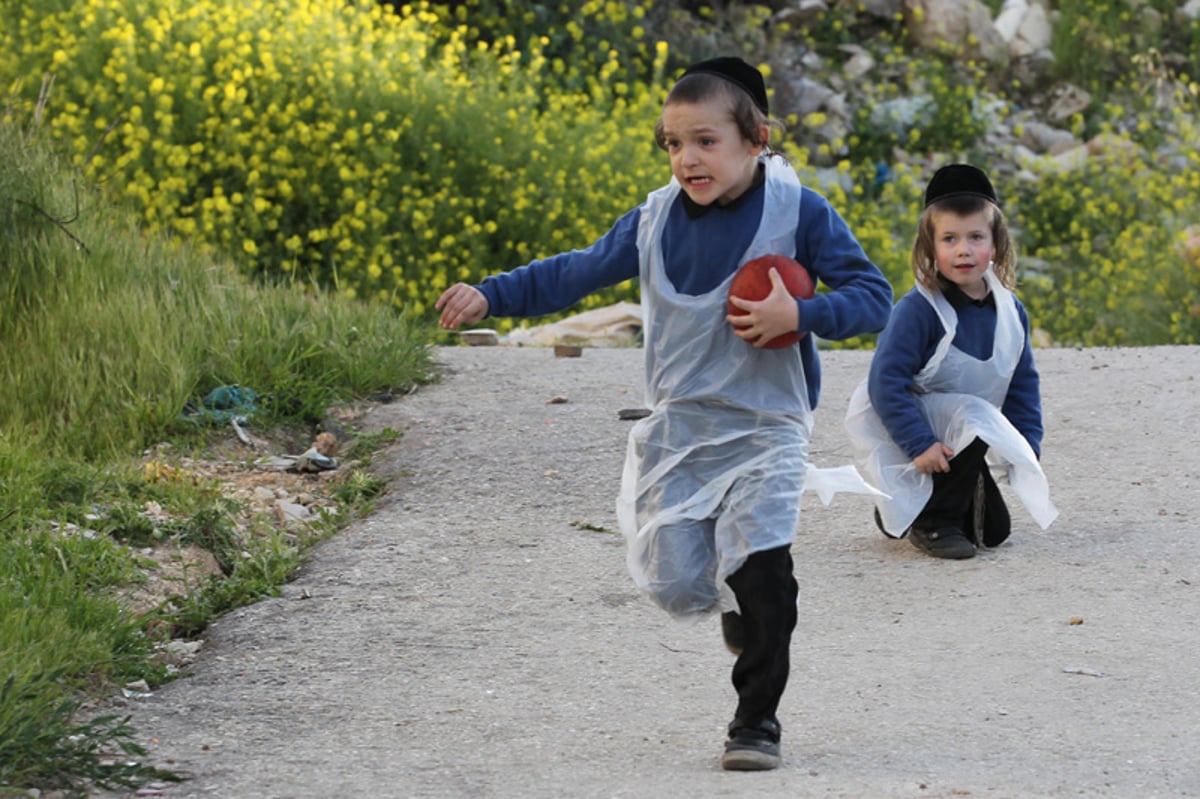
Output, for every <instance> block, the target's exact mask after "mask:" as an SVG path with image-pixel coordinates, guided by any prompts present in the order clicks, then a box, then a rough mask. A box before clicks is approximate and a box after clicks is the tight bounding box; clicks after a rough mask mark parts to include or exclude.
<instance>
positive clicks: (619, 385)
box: [114, 347, 1200, 799]
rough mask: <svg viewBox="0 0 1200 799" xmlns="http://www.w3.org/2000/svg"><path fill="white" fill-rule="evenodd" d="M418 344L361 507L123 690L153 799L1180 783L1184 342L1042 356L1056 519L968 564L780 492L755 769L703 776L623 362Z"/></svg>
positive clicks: (1185, 642)
mask: <svg viewBox="0 0 1200 799" xmlns="http://www.w3.org/2000/svg"><path fill="white" fill-rule="evenodd" d="M436 358H437V360H438V362H439V363H440V364H442V367H443V369H444V379H443V380H442V382H440V383H438V384H436V385H432V386H429V387H426V388H423V389H421V390H420V391H418V392H416V393H414V394H412V395H410V396H408V397H405V398H404V399H402V400H399V401H397V402H394V403H391V404H389V405H385V406H380V407H378V408H375V409H373V410H372V411H371V412H370V413H369V415H368V416H367V417H366V419H365V424H366V426H367V427H368V429H373V430H378V429H382V428H385V427H390V428H394V429H396V430H399V431H402V432H403V434H404V435H403V436H402V438H401V439H400V440H399V441H398V442H397V443H396V444H395V445H394V446H393V448H392V449H391V450H390V451H389V452H388V454H387V455H386V457H384V458H382V459H381V461H382V464H381V465H382V467H383V468H385V469H387V470H388V472H389V473H390V474H392V475H393V477H392V482H391V491H390V493H389V494H388V495H387V496H386V497H385V498H384V499H383V500H382V501H381V502H380V504H379V507H378V509H377V511H376V512H375V513H374V514H373V515H372V516H371V517H369V518H367V519H364V520H362V521H360V522H358V523H356V524H354V525H353V526H352V527H351V528H350V529H348V530H347V531H346V532H345V533H343V534H341V535H339V536H338V537H337V538H335V539H332V540H330V541H328V542H326V543H324V544H322V545H321V546H320V547H319V548H318V549H317V550H316V551H315V552H314V553H313V555H312V557H311V558H310V559H309V561H308V562H307V563H306V565H305V566H304V568H303V569H302V571H301V573H300V574H299V576H298V578H297V579H296V580H295V581H294V582H292V583H290V584H289V585H288V586H286V587H285V589H284V591H283V593H282V596H280V597H278V598H274V599H269V600H266V601H263V602H261V603H258V604H257V605H255V606H253V607H248V608H243V609H241V610H239V611H237V612H235V613H233V614H231V615H229V616H228V617H226V618H224V619H222V620H220V621H219V622H218V623H216V624H215V625H214V626H213V627H212V628H211V629H210V630H209V633H208V636H207V639H206V642H205V645H204V647H203V648H202V649H201V652H200V656H199V658H198V660H197V661H196V663H195V664H194V674H193V676H190V677H188V678H185V679H181V680H178V681H176V682H174V683H171V684H169V685H166V686H164V687H163V688H161V689H160V690H158V691H156V692H155V693H154V694H153V696H151V697H149V698H145V699H140V700H128V701H127V704H126V707H125V708H124V709H125V710H127V712H129V713H131V714H132V715H133V723H134V725H135V727H136V728H137V730H138V731H139V735H140V736H141V740H143V741H144V742H145V743H146V744H147V745H148V746H149V747H150V749H151V755H150V758H151V759H152V761H153V762H154V763H155V764H157V765H161V766H164V767H168V768H172V769H175V770H178V771H181V772H185V773H187V774H189V775H191V779H189V780H188V781H186V782H184V783H182V784H180V785H166V786H162V787H161V788H160V789H152V790H157V794H158V795H163V796H168V797H176V799H183V798H184V797H221V798H222V799H226V798H231V797H232V798H235V799H241V798H242V797H245V798H246V799H262V798H267V797H269V798H271V799H276V798H277V799H284V798H285V797H288V798H295V799H300V798H302V797H303V798H306V799H307V798H308V797H312V798H313V799H318V798H319V799H332V798H333V797H470V798H471V799H477V798H479V797H513V798H514V799H515V798H516V797H520V798H521V799H534V798H536V797H556V798H557V797H691V798H699V797H704V798H707V797H739V796H749V795H754V796H755V797H756V799H773V798H775V797H780V798H782V797H787V799H796V797H868V798H870V799H890V798H891V797H1004V798H1006V799H1008V798H1020V799H1037V798H1038V797H1120V798H1121V799H1127V798H1130V799H1132V798H1136V799H1149V798H1150V797H1184V796H1200V765H1198V755H1200V656H1198V653H1200V559H1198V556H1197V547H1196V539H1197V535H1198V534H1200V530H1198V527H1200V490H1198V489H1200V449H1198V448H1197V443H1198V442H1197V438H1196V435H1197V424H1198V421H1200V385H1198V384H1197V377H1198V376H1200V348H1197V347H1161V348H1148V349H1087V350H1067V349H1048V350H1039V352H1038V364H1039V367H1040V369H1041V371H1042V376H1043V395H1044V404H1045V411H1046V428H1047V435H1046V439H1045V444H1044V460H1043V464H1044V467H1045V470H1046V472H1047V475H1048V476H1049V478H1050V484H1051V490H1052V497H1053V499H1054V501H1055V503H1056V504H1057V505H1058V508H1059V511H1060V516H1059V518H1058V520H1057V521H1056V522H1055V523H1054V525H1053V526H1051V527H1050V529H1049V530H1048V531H1045V532H1042V531H1040V530H1038V528H1037V526H1036V525H1035V524H1034V523H1033V521H1032V520H1031V519H1030V518H1029V516H1028V514H1026V513H1025V512H1024V510H1023V509H1022V508H1020V507H1016V506H1014V510H1013V517H1014V533H1013V537H1012V539H1010V541H1009V542H1008V543H1006V544H1005V545H1004V546H1002V547H1000V548H999V549H997V550H994V551H990V552H987V553H984V554H982V555H981V556H979V557H977V558H975V559H973V560H968V561H953V562H952V561H938V560H934V559H931V558H928V557H925V556H922V555H920V554H919V553H917V552H916V550H914V549H913V548H912V547H911V546H910V545H909V544H908V543H907V542H904V541H899V542H897V541H890V540H888V539H885V538H884V537H883V536H882V535H880V534H879V533H878V532H877V531H876V530H875V528H874V525H873V524H872V522H871V512H870V504H869V501H868V500H867V499H866V498H865V497H861V496H839V497H838V498H836V499H835V500H834V501H833V503H832V504H831V505H828V506H824V505H821V504H820V502H819V501H817V500H816V499H815V497H814V498H811V499H806V503H805V512H804V516H803V519H802V523H801V530H800V532H799V535H798V539H797V543H796V545H795V548H794V554H795V558H796V575H797V579H798V580H799V583H800V586H801V611H800V622H799V626H798V628H797V631H796V636H795V639H794V641H793V648H792V660H793V671H792V677H791V683H790V685H789V689H788V693H787V694H786V695H785V697H784V703H783V706H782V708H781V711H780V719H781V721H782V723H783V727H784V740H783V746H784V764H783V767H782V768H781V769H780V770H778V771H774V772H764V773H725V772H722V771H721V770H720V766H719V754H720V751H721V742H722V740H723V736H724V726H725V724H726V723H727V721H728V720H729V716H730V715H731V713H732V710H733V706H734V697H733V691H732V688H731V687H730V685H729V669H730V667H731V665H732V662H733V658H732V656H731V655H729V654H728V653H727V652H726V651H725V649H724V648H723V646H722V644H721V637H720V632H719V624H718V622H717V620H716V619H715V618H711V617H710V618H705V619H702V620H700V621H698V622H695V623H680V622H676V621H674V620H672V619H671V618H669V617H667V616H666V615H665V614H663V613H662V612H661V611H659V610H657V609H656V608H654V607H653V606H652V605H651V604H650V603H649V602H648V601H647V600H644V599H642V598H641V597H639V596H638V595H637V594H636V593H635V592H634V590H633V589H632V586H631V583H630V581H629V579H628V577H627V575H626V573H625V566H624V551H623V541H622V539H621V537H620V535H619V533H618V532H617V525H616V519H615V511H614V497H615V493H616V490H617V486H618V482H619V478H620V472H621V467H622V464H623V458H624V451H625V439H626V435H627V433H628V431H629V428H630V424H631V423H630V422H628V421H622V420H620V419H618V415H617V412H618V411H619V410H620V409H622V408H628V407H632V406H636V405H638V404H639V401H640V391H639V389H638V387H637V386H638V382H639V379H640V376H641V353H640V351H638V350H634V349H585V350H584V352H583V355H582V357H579V358H556V357H554V355H553V354H552V352H551V351H550V350H547V349H541V348H513V347H453V348H442V349H439V350H438V351H437V352H436ZM869 358H870V353H867V352H826V353H825V354H824V356H823V359H822V361H823V364H824V368H825V388H824V392H823V394H822V401H821V407H820V408H819V409H818V411H817V430H816V433H815V435H814V439H813V446H812V452H811V455H812V457H813V460H814V461H815V462H816V463H817V465H821V466H835V465H840V464H843V463H847V462H849V446H848V444H847V443H846V440H845V436H844V435H843V433H842V429H841V414H842V413H843V411H844V409H845V406H846V401H847V399H848V397H849V395H850V391H851V390H852V388H853V387H854V385H855V384H856V383H857V381H858V380H859V379H861V377H862V376H863V375H864V374H865V371H866V368H867V363H868V360H869ZM1005 490H1006V491H1007V489H1005ZM808 496H809V497H811V495H808ZM1009 496H1010V502H1011V494H1010V495H1009ZM114 795H117V794H114ZM142 795H145V793H144V792H143V794H142Z"/></svg>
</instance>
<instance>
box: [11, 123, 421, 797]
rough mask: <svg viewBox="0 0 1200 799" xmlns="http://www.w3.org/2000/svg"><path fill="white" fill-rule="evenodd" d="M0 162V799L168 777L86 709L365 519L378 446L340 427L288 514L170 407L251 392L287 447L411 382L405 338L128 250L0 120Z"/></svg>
mask: <svg viewBox="0 0 1200 799" xmlns="http://www.w3.org/2000/svg"><path fill="white" fill-rule="evenodd" d="M0 163H4V164H5V165H6V167H5V169H3V170H0V265H2V266H0V380H2V381H3V384H4V386H5V392H4V393H3V395H0V686H3V688H2V690H0V795H2V794H4V793H6V792H9V791H20V790H27V789H30V788H39V789H48V788H49V789H57V790H60V791H65V792H79V793H83V792H85V791H86V790H87V786H88V785H100V786H104V785H108V786H133V785H137V784H141V783H144V782H145V781H146V780H151V779H155V780H162V779H169V778H170V777H171V775H169V774H164V773H162V772H159V771H157V770H155V769H152V768H149V767H146V766H144V765H142V764H141V763H140V760H139V757H140V755H141V754H142V753H141V752H140V751H139V749H138V748H137V746H136V745H135V744H134V743H133V735H132V734H133V731H132V730H131V729H130V728H129V726H128V724H127V723H126V720H124V719H122V718H120V717H119V716H111V715H103V716H101V717H99V718H95V717H90V716H89V708H90V707H92V704H91V703H92V701H93V700H95V699H99V698H103V697H104V696H106V695H110V694H111V693H113V692H114V691H118V690H120V686H123V685H126V684H129V683H135V682H139V681H142V682H144V683H145V684H146V685H147V686H149V687H154V686H157V685H161V684H162V683H163V682H165V681H167V680H169V679H172V678H173V677H174V676H175V674H177V673H178V671H177V670H175V669H174V668H173V667H172V666H171V664H169V663H168V662H166V661H165V660H164V658H163V657H162V649H163V645H164V644H166V643H167V642H169V641H170V640H171V639H172V638H179V637H188V636H195V635H197V634H200V633H201V632H202V631H203V630H204V629H205V627H206V626H207V625H208V624H209V623H210V622H211V621H212V620H213V619H215V618H217V617H218V616H220V615H221V614H223V613H226V612H228V611H229V610H231V609H233V608H235V607H238V606H240V605H244V604H248V603H250V602H253V601H255V600H257V599H259V598H261V597H263V596H266V595H269V594H271V593H273V592H275V591H277V590H278V588H279V586H280V585H281V584H282V583H284V582H285V581H286V580H287V579H288V578H289V576H290V575H291V574H292V573H293V572H294V571H295V569H296V567H297V566H298V565H299V564H300V563H301V562H302V560H303V558H304V555H305V552H306V550H307V548H308V547H310V546H311V545H312V544H313V543H314V542H315V541H317V540H320V539H321V538H323V537H325V536H328V535H330V534H332V533H333V532H335V531H336V530H337V529H340V527H341V526H343V525H344V524H346V523H347V522H348V521H349V520H351V519H353V518H355V516H356V515H358V514H359V513H361V512H363V511H364V509H366V508H369V507H370V502H371V501H372V500H373V499H374V498H375V497H376V496H378V494H379V493H380V491H381V490H382V481H381V480H380V479H379V478H377V477H375V476H373V475H372V474H371V472H370V455H371V453H372V452H373V451H375V450H376V449H378V447H379V446H383V445H386V443H388V439H387V438H386V437H385V436H375V437H373V438H372V439H366V440H353V439H354V437H353V433H352V431H349V432H347V431H343V438H344V440H343V446H344V447H345V450H344V452H346V453H350V452H353V459H346V460H344V461H343V465H342V468H339V469H338V470H337V471H336V472H328V473H327V474H328V475H329V476H328V477H325V478H323V479H321V480H317V479H315V478H314V479H313V480H312V484H311V485H308V486H303V487H304V488H305V489H306V492H305V496H311V497H312V500H311V505H312V506H313V508H312V510H311V513H309V511H308V509H307V508H306V509H305V514H304V515H305V518H301V519H297V518H294V517H292V516H288V515H286V514H283V513H281V512H280V511H279V509H278V507H277V505H278V503H276V505H270V504H267V505H263V506H261V507H259V506H256V505H255V504H254V501H253V499H254V495H253V493H252V492H253V488H254V486H250V487H249V488H248V489H247V490H248V491H250V493H249V494H247V495H242V494H239V491H238V486H239V475H256V473H257V472H261V471H262V470H261V469H260V468H259V465H258V463H257V462H258V461H259V460H260V459H262V457H263V456H264V454H265V453H264V452H263V451H262V448H261V447H260V448H258V449H254V448H246V449H245V451H243V452H240V453H226V452H222V451H221V446H222V445H223V442H224V439H225V438H226V437H227V432H228V431H229V429H230V428H229V427H228V426H226V427H223V428H221V429H214V428H208V427H204V426H199V425H196V424H195V423H192V422H190V421H188V420H187V419H186V418H185V417H184V410H185V408H186V407H187V406H188V404H189V402H194V400H195V399H196V398H197V397H202V396H204V395H205V394H206V393H208V392H210V391H211V390H213V389H215V388H218V387H221V386H226V385H233V384H240V385H244V386H253V387H254V388H255V390H256V392H257V393H258V394H259V395H260V396H262V397H263V398H264V401H263V402H262V403H261V404H260V406H259V408H257V409H256V413H255V414H254V416H253V417H252V418H250V419H248V420H245V422H246V426H247V428H248V429H252V430H254V431H256V432H257V431H262V432H263V433H264V434H266V433H268V432H271V431H279V430H284V429H287V430H290V431H298V432H293V434H292V435H293V440H295V436H297V435H299V436H304V437H311V436H312V435H313V433H315V432H316V431H317V430H318V429H320V427H321V424H322V420H324V419H326V418H327V416H326V415H327V412H328V411H329V409H330V408H332V407H336V406H338V405H339V404H341V403H346V402H349V401H351V400H355V399H358V398H363V397H368V396H388V395H390V394H391V393H392V392H394V391H400V390H404V389H406V388H407V387H409V386H412V385H414V384H417V383H420V382H423V381H425V380H427V379H428V369H429V366H428V357H427V354H426V348H425V342H424V340H423V339H422V337H421V336H420V335H418V334H417V332H416V330H417V328H416V327H415V326H414V325H413V324H412V323H411V322H410V321H409V320H408V319H407V318H406V317H405V316H403V315H400V314H397V313H396V312H395V311H394V310H392V309H389V308H384V307H379V306H376V307H367V306H365V305H363V304H362V303H359V302H355V301H353V300H350V299H347V298H346V297H344V296H340V295H337V294H332V293H325V292H321V291H318V290H316V289H315V288H313V287H310V286H300V285H280V286H262V285H254V284H252V283H250V282H249V281H248V280H246V279H245V278H243V277H240V276H238V274H237V273H236V271H235V270H234V269H233V267H232V265H231V264H229V263H227V262H226V261H223V260H222V259H221V258H220V257H219V256H218V255H216V254H214V253H213V252H212V251H211V250H205V249H203V248H200V249H195V248H190V247H189V246H188V242H186V241H179V240H174V239H171V238H169V237H164V236H159V235H151V234H147V233H145V232H144V231H143V230H141V229H140V228H139V226H138V224H137V223H136V222H135V221H133V220H134V219H135V216H134V215H133V214H132V213H130V212H129V211H128V210H126V209H123V208H122V207H120V206H113V205H112V204H111V203H112V201H111V198H110V197H108V196H106V195H105V194H103V193H102V192H101V191H98V190H96V189H94V188H91V187H89V186H88V185H87V184H86V183H85V182H84V181H82V180H79V179H77V177H76V175H75V173H74V171H73V170H72V169H71V168H69V167H66V166H64V162H62V161H60V160H59V159H58V158H57V157H56V156H55V155H54V153H53V152H52V151H51V150H49V149H47V148H46V147H44V146H43V145H42V144H41V142H40V141H39V137H38V135H37V131H36V127H35V126H34V125H33V124H32V123H28V124H26V123H25V122H23V121H21V120H17V119H14V118H13V117H12V116H10V115H5V114H3V113H0ZM9 165H12V167H11V168H10V167H9ZM297 446H299V445H298V444H297ZM202 464H208V465H209V466H211V467H212V468H205V467H204V466H202ZM214 464H215V465H219V466H220V468H219V469H217V468H216V466H214ZM280 476H281V475H280V474H279V473H276V474H268V476H267V478H266V479H267V480H268V481H270V482H276V483H277V482H278V481H279V478H280ZM257 487H258V488H259V489H261V491H262V492H266V491H268V489H267V488H266V487H265V485H264V484H262V483H261V478H260V482H259V484H258V485H257ZM271 490H278V491H281V492H282V491H283V489H271ZM271 496H272V497H274V498H276V499H279V498H278V497H276V496H275V495H274V494H271ZM285 496H286V499H288V500H290V499H291V498H292V495H290V494H286V495H285ZM318 500H319V501H318ZM281 501H282V500H281ZM291 505H295V506H296V507H297V508H305V506H304V505H303V504H302V503H300V502H293V503H291ZM291 505H288V507H289V508H291ZM295 513H297V514H299V513H300V511H298V510H296V511H295ZM168 572H169V573H170V576H169V577H167V578H164V577H163V575H164V574H167V573H168ZM156 580H157V583H156V584H154V585H151V583H155V581H156ZM151 588H153V589H154V590H149V589H151ZM135 595H137V596H138V597H139V598H140V599H141V601H142V604H141V605H138V604H137V603H135V602H134V601H133V600H132V597H134V596H135Z"/></svg>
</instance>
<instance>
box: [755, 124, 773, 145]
mask: <svg viewBox="0 0 1200 799" xmlns="http://www.w3.org/2000/svg"><path fill="white" fill-rule="evenodd" d="M770 143H771V126H770V125H760V126H759V128H758V146H759V147H761V148H763V149H766V147H767V146H768V145H769V144H770Z"/></svg>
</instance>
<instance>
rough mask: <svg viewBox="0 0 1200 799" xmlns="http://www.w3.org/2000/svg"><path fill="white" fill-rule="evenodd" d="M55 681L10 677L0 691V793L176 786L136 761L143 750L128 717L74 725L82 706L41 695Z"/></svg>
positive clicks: (56, 694) (45, 676) (46, 676)
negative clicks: (26, 788) (155, 783)
mask: <svg viewBox="0 0 1200 799" xmlns="http://www.w3.org/2000/svg"><path fill="white" fill-rule="evenodd" d="M61 676H62V675H61V674H59V673H55V672H37V673H33V674H30V675H28V676H22V677H17V676H16V675H15V674H10V675H9V676H8V677H7V678H6V679H5V680H4V684H3V686H2V687H0V790H3V788H4V787H5V786H21V785H37V786H40V787H42V788H49V789H57V790H64V791H70V792H71V795H86V794H85V793H84V791H85V790H86V789H87V788H88V787H90V786H96V787H100V788H106V789H118V788H122V787H124V788H136V787H140V786H142V785H144V784H145V783H146V782H148V781H150V780H163V781H167V782H179V781H180V777H179V776H178V775H176V774H174V773H172V772H170V771H165V770H162V769H158V768H154V767H152V766H148V765H146V764H144V763H142V762H140V761H139V760H138V759H137V758H139V757H141V756H143V755H145V754H146V750H145V749H144V748H143V747H142V746H140V745H139V744H137V743H136V742H134V740H133V729H132V728H131V727H130V726H129V724H128V722H129V719H128V717H125V718H121V717H118V716H113V715H106V716H100V717H97V718H92V719H90V720H87V721H78V720H77V716H78V714H79V710H80V708H81V706H82V702H80V701H79V700H75V699H63V698H61V696H60V694H61V692H60V691H53V690H47V687H48V686H55V685H57V684H58V683H59V682H60V679H61Z"/></svg>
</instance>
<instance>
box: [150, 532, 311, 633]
mask: <svg viewBox="0 0 1200 799" xmlns="http://www.w3.org/2000/svg"><path fill="white" fill-rule="evenodd" d="M247 547H248V548H247V549H246V551H245V553H244V555H243V556H241V557H239V558H238V560H237V561H236V562H235V563H233V564H232V569H231V571H230V572H229V573H227V574H226V575H225V576H224V577H217V576H216V575H211V576H209V577H208V578H206V579H205V580H203V581H201V582H200V583H199V584H197V585H190V584H189V585H187V586H185V591H184V592H183V593H182V594H178V595H176V596H173V597H172V598H171V599H170V600H169V601H168V604H167V606H166V607H164V608H162V609H161V610H160V615H161V617H162V619H163V620H164V621H166V622H167V623H169V624H170V625H171V632H172V634H173V635H174V636H175V637H178V638H188V637H191V636H195V635H197V634H199V633H200V632H202V631H203V630H204V629H205V628H207V627H208V625H209V624H211V623H212V622H213V621H214V620H216V619H218V618H220V617H221V616H223V615H224V614H226V613H228V612H229V611H231V610H235V609H237V608H240V607H244V606H246V605H250V604H253V603H254V602H257V601H258V600H260V599H262V598H263V597H266V596H275V595H276V594H278V593H279V586H281V585H283V584H284V583H286V582H287V581H288V579H289V578H290V577H291V575H292V573H293V572H294V571H295V570H296V568H297V567H298V566H299V565H300V560H301V555H300V553H299V552H298V551H297V549H296V547H295V546H293V545H292V544H290V543H289V542H288V541H287V540H286V538H285V537H284V536H283V535H279V534H269V535H266V536H262V537H258V538H255V539H252V540H251V541H249V542H247Z"/></svg>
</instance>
